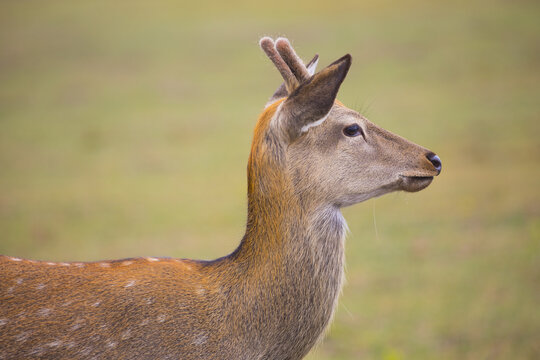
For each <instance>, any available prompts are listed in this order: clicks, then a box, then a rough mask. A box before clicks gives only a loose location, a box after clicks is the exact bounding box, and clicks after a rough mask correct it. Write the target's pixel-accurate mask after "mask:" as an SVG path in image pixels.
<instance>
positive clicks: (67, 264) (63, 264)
mask: <svg viewBox="0 0 540 360" xmlns="http://www.w3.org/2000/svg"><path fill="white" fill-rule="evenodd" d="M60 265H62V266H69V265H70V264H69V263H67V262H61V263H60Z"/></svg>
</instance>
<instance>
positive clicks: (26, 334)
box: [15, 331, 31, 342]
mask: <svg viewBox="0 0 540 360" xmlns="http://www.w3.org/2000/svg"><path fill="white" fill-rule="evenodd" d="M30 334H31V333H30V332H29V331H24V332H22V333H20V334H18V335H15V341H18V342H25V341H26V340H27V339H28V337H29V336H30Z"/></svg>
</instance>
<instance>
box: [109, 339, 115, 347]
mask: <svg viewBox="0 0 540 360" xmlns="http://www.w3.org/2000/svg"><path fill="white" fill-rule="evenodd" d="M115 346H116V343H115V342H114V341H111V340H109V341H107V347H108V348H113V347H115Z"/></svg>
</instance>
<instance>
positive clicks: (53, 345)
mask: <svg viewBox="0 0 540 360" xmlns="http://www.w3.org/2000/svg"><path fill="white" fill-rule="evenodd" d="M60 345H62V340H56V341H53V342H50V343H48V344H47V346H48V347H58V346H60Z"/></svg>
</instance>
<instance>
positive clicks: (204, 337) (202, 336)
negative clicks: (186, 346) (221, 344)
mask: <svg viewBox="0 0 540 360" xmlns="http://www.w3.org/2000/svg"><path fill="white" fill-rule="evenodd" d="M207 341H208V335H206V334H199V335H197V336H196V337H195V339H193V345H202V344H204V343H206V342H207Z"/></svg>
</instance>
